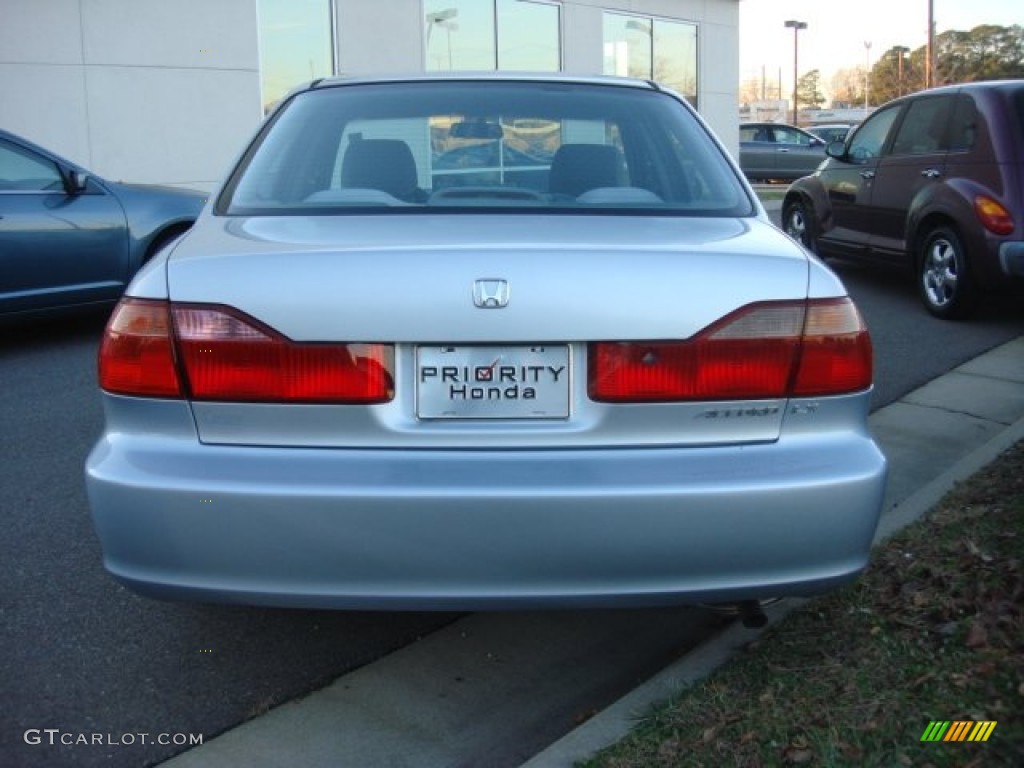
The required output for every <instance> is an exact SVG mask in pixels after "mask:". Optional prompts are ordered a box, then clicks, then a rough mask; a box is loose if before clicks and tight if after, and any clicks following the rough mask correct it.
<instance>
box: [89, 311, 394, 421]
mask: <svg viewBox="0 0 1024 768" xmlns="http://www.w3.org/2000/svg"><path fill="white" fill-rule="evenodd" d="M137 349H140V350H141V351H136V350H137ZM175 359H177V361H178V363H179V364H180V371H181V377H180V379H179V376H178V373H177V368H176V367H175ZM393 369H394V348H393V347H392V346H391V345H386V344H340V343H298V342H294V341H292V340H290V339H288V338H285V337H284V336H282V335H280V334H279V333H277V332H275V331H273V330H271V329H269V328H267V327H265V326H263V325H261V324H260V323H258V322H257V321H255V320H253V319H252V318H250V317H247V316H246V315H243V314H242V313H240V312H238V311H236V310H233V309H230V308H228V307H218V306H210V305H193V304H185V305H177V304H170V305H168V304H167V303H166V302H154V301H147V300H141V299H125V300H124V301H122V303H121V304H120V305H118V308H117V310H116V311H115V314H114V318H113V319H112V320H111V323H110V325H109V326H108V329H107V334H106V337H105V338H104V342H103V345H102V347H101V350H100V386H101V387H103V388H104V389H106V390H107V391H110V392H114V393H117V394H126V395H138V396H143V397H145V396H157V397H183V396H186V393H187V396H188V397H189V398H190V399H193V400H206V401H211V400H212V401H231V402H261V403H268V402H289V403H382V402H387V401H388V400H390V399H391V398H392V396H393V394H394V381H393V377H392V371H393Z"/></svg>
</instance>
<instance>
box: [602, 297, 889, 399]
mask: <svg viewBox="0 0 1024 768" xmlns="http://www.w3.org/2000/svg"><path fill="white" fill-rule="evenodd" d="M871 376H872V353H871V339H870V337H869V335H868V331H867V328H866V327H865V325H864V321H863V320H862V319H861V316H860V313H859V312H857V308H856V307H855V306H854V304H853V302H852V301H850V299H848V298H839V299H821V300H811V301H806V302H804V301H797V302H764V303H759V304H751V305H748V306H746V307H743V308H741V309H739V310H737V311H735V312H733V313H732V314H730V315H727V316H726V317H724V318H723V319H722V320H720V321H718V322H716V323H714V324H713V325H711V326H709V327H708V328H706V329H705V330H703V331H701V332H700V333H698V334H697V335H696V336H694V337H692V338H690V339H686V340H685V341H630V342H620V341H606V342H600V343H595V344H591V345H590V350H589V361H588V390H589V393H590V398H591V399H592V400H598V401H605V402H616V403H625V402H633V403H636V402H671V401H685V400H759V399H776V398H785V397H819V396H824V395H841V394H847V393H851V392H858V391H861V390H864V389H867V388H868V387H869V386H871Z"/></svg>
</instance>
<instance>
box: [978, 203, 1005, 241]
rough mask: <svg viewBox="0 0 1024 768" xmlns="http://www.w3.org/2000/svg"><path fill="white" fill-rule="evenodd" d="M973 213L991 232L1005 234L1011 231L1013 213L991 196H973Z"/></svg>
mask: <svg viewBox="0 0 1024 768" xmlns="http://www.w3.org/2000/svg"><path fill="white" fill-rule="evenodd" d="M974 213H975V214H976V215H977V217H978V221H980V222H981V224H982V226H983V227H985V229H987V230H988V231H989V232H991V233H992V234H995V235H1004V236H1005V235H1009V234H1012V233H1013V228H1014V223H1013V215H1012V214H1011V213H1010V212H1009V211H1008V210H1006V208H1004V207H1003V205H1002V204H1001V203H999V202H997V201H995V200H993V199H992V198H991V197H986V196H985V195H979V196H978V197H976V198H974Z"/></svg>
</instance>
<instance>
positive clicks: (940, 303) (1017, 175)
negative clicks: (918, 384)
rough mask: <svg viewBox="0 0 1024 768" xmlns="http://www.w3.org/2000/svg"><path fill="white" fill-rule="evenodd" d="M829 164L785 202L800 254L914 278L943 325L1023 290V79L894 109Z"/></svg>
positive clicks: (948, 92) (931, 95)
mask: <svg viewBox="0 0 1024 768" xmlns="http://www.w3.org/2000/svg"><path fill="white" fill-rule="evenodd" d="M827 154H828V160H827V161H826V162H825V163H823V164H822V166H821V167H820V168H819V169H818V170H817V171H816V172H815V173H814V174H813V175H811V176H806V177H804V178H802V179H799V180H797V181H796V182H795V183H794V184H793V185H792V187H790V189H789V190H788V191H787V193H786V198H785V201H784V203H783V213H782V216H783V219H782V220H783V226H784V228H785V230H786V232H788V233H789V235H790V236H792V237H793V238H795V239H797V240H799V241H801V242H802V243H803V244H804V245H805V246H806V247H808V248H809V249H811V250H813V251H816V252H817V253H818V254H819V255H821V256H838V257H844V258H849V257H853V258H858V259H871V260H876V261H879V262H888V263H894V264H903V265H906V266H908V267H910V268H912V269H913V270H914V273H915V275H916V277H917V286H918V290H919V292H920V295H921V299H922V300H923V301H924V304H925V306H926V307H927V308H928V311H929V312H931V313H932V314H934V315H936V316H938V317H942V318H949V319H954V318H963V317H965V316H967V315H968V314H969V313H970V311H971V309H972V308H973V307H974V305H975V304H976V302H977V299H978V297H979V295H980V294H981V293H982V292H984V291H989V290H994V289H1002V288H1007V287H1011V286H1018V287H1019V286H1024V80H1006V81H1000V82H986V83H966V84H963V85H957V86H946V87H943V88H936V89H933V90H928V91H922V92H920V93H916V94H913V95H911V96H905V97H903V98H901V99H897V100H895V101H892V102H889V103H888V104H886V105H885V106H882V107H880V108H879V109H878V110H877V111H875V112H874V113H873V114H872V115H871V116H870V117H869V118H868V119H867V120H865V121H864V122H863V123H862V124H861V125H860V126H859V127H858V128H857V129H856V131H854V132H853V133H851V135H850V136H848V137H847V139H846V141H845V142H834V143H832V144H830V145H829V146H828V148H827Z"/></svg>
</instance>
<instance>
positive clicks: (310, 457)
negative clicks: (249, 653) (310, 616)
mask: <svg viewBox="0 0 1024 768" xmlns="http://www.w3.org/2000/svg"><path fill="white" fill-rule="evenodd" d="M885 475H886V464H885V459H884V457H883V456H882V454H881V453H880V451H879V450H878V448H877V446H876V445H875V444H874V442H873V441H872V440H871V439H870V437H868V436H866V435H864V434H860V433H856V432H849V433H839V434H831V435H828V436H825V437H820V436H811V435H806V434H800V435H797V436H793V437H789V438H785V437H784V438H783V439H782V440H780V441H778V442H776V443H772V444H766V445H745V446H725V447H715V448H685V449H666V448H658V449H621V450H552V451H522V450H504V451H436V450H422V451H404V450H334V449H332V450H317V449H280V448H254V447H230V446H207V445H200V444H198V443H197V442H195V441H194V440H188V439H183V438H182V437H177V438H170V437H168V436H167V435H163V436H155V435H154V436H146V435H140V434H127V433H109V432H108V433H107V434H106V435H104V437H103V438H102V439H101V440H100V442H99V443H98V444H97V445H96V447H95V448H94V450H93V451H92V453H91V455H90V457H89V459H88V461H87V465H86V479H87V488H88V494H89V500H90V504H91V507H92V511H93V517H94V522H95V526H96V530H97V532H98V534H99V537H100V540H101V543H102V546H103V552H104V560H105V564H106V567H107V568H108V570H109V571H110V572H111V573H112V574H113V575H114V576H115V577H117V578H118V579H119V580H120V581H122V582H124V583H125V584H127V585H128V586H130V587H132V588H134V589H136V590H137V591H139V592H142V593H145V594H149V595H152V596H155V597H162V598H174V599H189V600H202V601H218V602H220V601H224V602H239V603H249V604H264V605H279V606H296V607H300V606H301V607H317V608H344V609H442V608H443V609H496V608H519V607H531V606H551V607H554V606H589V605H658V604H673V603H686V602H695V601H705V602H725V601H733V600H739V599H756V598H761V597H770V596H777V595H791V594H808V593H814V592H819V591H823V590H826V589H830V588H832V587H835V586H838V585H840V584H842V583H845V582H847V581H850V580H852V579H853V578H855V577H856V575H857V574H858V573H859V572H860V571H861V570H862V569H863V568H864V566H865V565H866V562H867V558H868V553H869V550H870V546H871V541H872V538H873V535H874V532H875V527H876V524H877V522H878V517H879V512H880V509H881V504H882V496H883V492H884V486H885Z"/></svg>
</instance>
